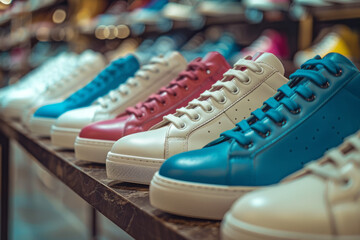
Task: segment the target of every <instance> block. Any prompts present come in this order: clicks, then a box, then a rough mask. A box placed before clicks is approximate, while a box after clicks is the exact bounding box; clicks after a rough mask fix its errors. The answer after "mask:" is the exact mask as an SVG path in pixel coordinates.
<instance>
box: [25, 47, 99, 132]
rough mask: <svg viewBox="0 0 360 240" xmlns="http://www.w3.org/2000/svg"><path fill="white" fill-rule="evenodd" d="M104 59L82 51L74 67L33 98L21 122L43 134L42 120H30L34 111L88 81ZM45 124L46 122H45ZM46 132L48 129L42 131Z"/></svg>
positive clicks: (59, 99) (32, 130) (31, 129)
mask: <svg viewBox="0 0 360 240" xmlns="http://www.w3.org/2000/svg"><path fill="white" fill-rule="evenodd" d="M105 66H106V60H105V58H104V57H103V56H102V55H101V54H100V53H95V52H93V51H91V50H87V51H85V52H83V53H82V54H81V55H80V56H79V58H78V61H77V63H76V67H75V68H74V69H73V70H72V71H71V72H70V73H69V74H68V75H67V76H64V77H63V78H62V79H61V80H59V81H56V82H53V83H49V84H48V86H47V89H46V91H45V92H44V93H43V94H42V95H40V96H38V98H36V99H34V101H33V103H32V104H31V105H28V108H27V109H24V112H23V114H22V119H21V120H22V123H23V124H24V125H25V126H26V127H27V128H28V129H29V130H30V131H31V132H32V133H35V134H37V135H39V136H41V135H42V134H43V129H44V128H43V122H42V121H41V120H39V121H31V122H30V119H31V117H32V115H33V114H34V112H35V111H36V110H37V109H38V108H39V107H41V106H43V105H47V104H50V103H54V102H59V101H63V100H64V99H66V98H67V97H69V96H70V94H72V93H73V92H74V91H76V90H78V89H80V88H82V87H84V86H85V85H86V84H87V83H89V82H90V81H91V80H92V79H93V78H94V77H95V76H96V75H97V74H98V73H99V72H100V71H101V70H102V69H103V68H104V67H105ZM45 124H46V123H45ZM44 134H45V135H46V134H48V131H46V132H45V133H44Z"/></svg>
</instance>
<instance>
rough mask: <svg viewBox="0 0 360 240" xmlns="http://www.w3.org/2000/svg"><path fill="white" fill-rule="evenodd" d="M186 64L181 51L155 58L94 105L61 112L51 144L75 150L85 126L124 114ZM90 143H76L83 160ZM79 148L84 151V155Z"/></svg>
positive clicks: (165, 82)
mask: <svg viewBox="0 0 360 240" xmlns="http://www.w3.org/2000/svg"><path fill="white" fill-rule="evenodd" d="M186 65H187V63H186V60H185V59H184V58H183V57H182V56H181V54H180V53H178V52H173V53H171V54H169V55H167V56H165V57H163V56H159V57H154V58H152V59H151V61H150V63H149V64H147V65H145V66H143V67H141V68H140V70H138V71H137V72H136V73H135V77H134V78H129V79H128V80H127V81H126V83H124V84H121V85H120V86H119V87H118V88H117V89H116V90H114V91H111V92H110V93H109V94H108V95H106V96H105V97H103V98H99V99H98V100H97V101H96V102H95V103H94V104H93V105H91V106H89V107H84V108H79V109H75V110H71V111H68V112H66V113H64V114H62V115H61V116H60V117H59V118H58V119H57V120H56V123H55V124H54V125H53V127H52V129H51V141H52V144H54V145H56V146H60V147H65V148H70V149H73V148H74V143H75V139H76V137H77V136H78V135H79V132H80V131H81V129H82V128H83V127H85V126H86V125H88V124H90V123H93V122H96V121H101V120H107V119H112V118H114V117H116V116H117V115H119V114H120V113H123V112H124V111H125V109H126V108H127V107H130V106H133V105H135V104H136V103H138V102H140V101H143V100H145V99H146V98H147V97H148V96H149V95H150V94H152V93H154V92H156V91H157V90H158V89H160V88H161V87H162V86H164V85H167V84H168V83H169V82H170V81H171V80H172V79H174V78H175V77H176V76H177V75H178V74H179V73H180V72H181V71H182V70H184V69H185V68H186ZM87 142H88V141H83V142H82V141H81V138H80V139H79V140H78V144H77V145H78V149H77V150H78V151H76V154H77V157H78V158H80V159H83V160H86V153H88V151H87V150H86V148H88V147H90V148H93V145H87V144H86V143H87ZM80 149H83V150H85V155H83V154H82V153H81V150H80Z"/></svg>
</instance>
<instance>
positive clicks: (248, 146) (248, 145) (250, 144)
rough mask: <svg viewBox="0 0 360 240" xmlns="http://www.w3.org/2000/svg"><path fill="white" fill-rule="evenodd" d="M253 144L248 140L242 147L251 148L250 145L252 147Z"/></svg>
mask: <svg viewBox="0 0 360 240" xmlns="http://www.w3.org/2000/svg"><path fill="white" fill-rule="evenodd" d="M253 146H254V143H253V142H249V143H248V144H246V145H245V146H244V148H246V149H249V148H251V147H253Z"/></svg>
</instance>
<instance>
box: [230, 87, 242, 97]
mask: <svg viewBox="0 0 360 240" xmlns="http://www.w3.org/2000/svg"><path fill="white" fill-rule="evenodd" d="M239 92H240V89H239V88H238V87H236V88H234V89H233V90H232V91H231V93H232V94H234V95H236V94H238V93H239Z"/></svg>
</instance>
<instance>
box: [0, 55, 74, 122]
mask: <svg viewBox="0 0 360 240" xmlns="http://www.w3.org/2000/svg"><path fill="white" fill-rule="evenodd" d="M75 58H76V54H74V53H67V52H66V53H62V54H59V55H57V56H54V57H52V58H50V59H49V60H48V61H46V62H45V63H43V64H42V65H41V66H39V67H38V68H36V69H34V70H33V71H31V72H30V73H28V74H26V75H25V76H24V77H23V78H21V79H20V80H19V81H18V82H16V83H14V84H12V85H10V86H7V87H4V88H2V89H1V90H0V108H4V107H6V106H7V105H8V102H10V101H11V99H12V98H14V94H13V93H15V91H20V90H25V89H26V90H27V91H29V90H30V89H31V90H33V88H34V85H44V84H46V83H47V81H49V79H51V74H53V73H54V72H57V71H58V70H59V68H62V67H64V66H65V65H67V64H69V63H71V62H72V60H73V59H75ZM67 59H69V60H68V61H67ZM39 79H41V80H39ZM17 95H18V94H17ZM6 98H9V99H6ZM0 110H1V109H0ZM1 112H2V114H3V115H7V114H6V112H4V111H2V110H1Z"/></svg>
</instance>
